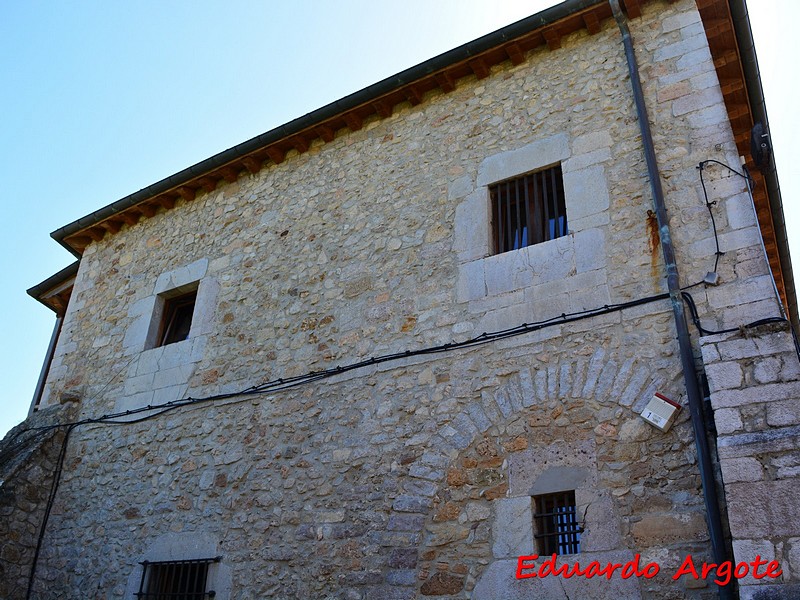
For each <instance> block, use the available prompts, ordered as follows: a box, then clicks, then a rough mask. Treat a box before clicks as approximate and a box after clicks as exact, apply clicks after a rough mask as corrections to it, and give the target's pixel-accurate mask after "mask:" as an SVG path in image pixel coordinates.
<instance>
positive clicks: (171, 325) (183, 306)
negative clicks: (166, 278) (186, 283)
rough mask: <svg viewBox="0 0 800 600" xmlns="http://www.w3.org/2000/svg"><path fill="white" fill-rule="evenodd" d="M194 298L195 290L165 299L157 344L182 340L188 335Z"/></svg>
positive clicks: (195, 297)
mask: <svg viewBox="0 0 800 600" xmlns="http://www.w3.org/2000/svg"><path fill="white" fill-rule="evenodd" d="M196 300H197V291H194V292H189V293H188V294H183V295H181V296H176V297H175V298H168V299H167V300H166V301H165V303H164V319H163V321H162V323H161V339H160V343H159V346H166V345H167V344H173V343H175V342H182V341H183V340H185V339H186V338H188V337H189V330H190V329H191V327H192V315H193V314H194V304H195V301H196Z"/></svg>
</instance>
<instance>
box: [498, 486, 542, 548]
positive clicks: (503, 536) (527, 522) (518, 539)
mask: <svg viewBox="0 0 800 600" xmlns="http://www.w3.org/2000/svg"><path fill="white" fill-rule="evenodd" d="M531 503H532V500H531V497H530V496H519V497H517V498H498V499H497V500H495V501H494V502H493V505H494V510H495V517H494V525H493V526H492V539H493V540H494V543H493V544H492V554H493V555H494V557H495V558H508V557H515V556H519V555H521V554H529V553H530V552H531V551H532V550H533V549H534V547H535V546H534V542H533V513H532V510H531Z"/></svg>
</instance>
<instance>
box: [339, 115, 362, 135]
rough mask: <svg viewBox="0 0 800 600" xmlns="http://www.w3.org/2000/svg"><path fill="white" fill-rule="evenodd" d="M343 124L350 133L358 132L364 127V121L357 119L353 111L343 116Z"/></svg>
mask: <svg viewBox="0 0 800 600" xmlns="http://www.w3.org/2000/svg"><path fill="white" fill-rule="evenodd" d="M343 118H344V122H345V123H347V126H348V127H349V128H350V131H358V130H359V129H361V128H362V127H363V126H364V120H363V119H362V118H361V117H359V116H358V115H357V114H356V113H355V112H354V111H352V110H351V111H350V112H347V113H345V114H344V115H343Z"/></svg>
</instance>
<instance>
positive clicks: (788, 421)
mask: <svg viewBox="0 0 800 600" xmlns="http://www.w3.org/2000/svg"><path fill="white" fill-rule="evenodd" d="M798 424H800V398H798V397H797V396H795V397H793V398H792V399H787V400H783V401H780V402H773V403H771V404H768V405H767V425H769V426H770V427H784V426H786V425H798Z"/></svg>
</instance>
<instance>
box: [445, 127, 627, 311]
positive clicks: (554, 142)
mask: <svg viewBox="0 0 800 600" xmlns="http://www.w3.org/2000/svg"><path fill="white" fill-rule="evenodd" d="M612 145H613V139H612V137H611V134H610V132H609V131H607V130H599V131H596V132H591V133H588V134H583V135H580V136H578V137H575V138H571V137H570V136H569V135H568V134H567V133H559V134H555V135H551V136H549V137H544V138H541V139H539V140H536V141H534V142H532V143H529V144H527V145H524V146H521V147H519V148H516V149H513V150H507V151H504V152H499V153H497V154H494V155H491V156H488V157H486V158H484V159H483V160H482V161H481V162H480V164H479V165H478V170H477V176H476V177H475V178H474V179H473V178H472V177H470V176H468V175H467V176H464V177H462V178H460V179H458V180H455V181H453V182H452V183H451V184H450V186H449V190H448V194H449V197H450V198H451V199H452V200H457V201H459V203H458V204H457V205H456V210H455V222H454V236H453V251H454V252H455V254H456V259H457V264H458V280H457V284H456V301H457V302H470V303H471V302H473V301H482V300H484V299H486V298H490V297H494V296H498V295H502V294H508V293H513V292H517V291H520V290H524V289H526V288H532V287H538V288H539V290H540V291H539V292H537V295H536V298H541V299H542V301H545V299H546V294H547V293H548V292H547V290H544V289H543V288H542V284H546V285H551V284H553V283H555V282H558V281H561V282H565V281H566V280H568V279H570V278H571V277H573V276H574V275H577V276H579V277H583V278H584V279H592V278H594V279H592V281H581V283H580V285H581V287H582V288H583V287H588V286H589V285H591V287H592V288H602V289H598V290H594V291H593V292H592V296H593V297H594V296H597V295H598V293H600V294H602V295H603V299H605V300H608V301H609V302H610V298H606V297H607V296H609V292H608V289H607V285H606V274H605V269H606V265H607V252H606V240H605V238H606V230H607V226H608V225H609V224H610V223H611V216H610V210H609V208H610V204H611V200H610V188H609V185H608V177H607V173H606V164H607V161H609V160H610V159H611V146H612ZM557 164H558V165H560V166H561V170H562V180H563V185H564V200H565V207H566V213H567V215H568V225H567V227H568V231H567V234H566V235H564V236H562V237H558V238H555V239H552V240H548V241H545V242H542V243H539V244H533V245H531V246H524V247H522V248H518V249H516V250H511V251H508V252H503V253H500V254H495V253H494V243H493V242H494V240H493V239H492V234H491V229H492V224H491V220H492V206H491V199H490V192H489V187H490V186H492V185H494V184H495V183H499V182H502V181H505V180H508V179H513V178H515V177H519V176H521V175H524V174H526V173H531V172H536V171H539V170H542V169H546V168H547V167H550V166H553V165H557ZM592 271H594V272H595V273H591V272H592ZM595 279H596V281H595ZM570 285H571V284H567V283H565V284H563V285H562V284H558V285H556V286H555V287H554V288H553V294H554V295H558V296H559V298H558V299H557V300H558V302H560V303H561V304H570V302H572V303H576V304H578V303H579V302H578V301H579V300H581V298H583V296H581V297H580V298H577V297H576V298H575V299H574V300H573V301H570V300H569V298H568V297H567V296H568V295H569V294H568V293H567V292H571V291H574V290H572V288H570ZM526 298H527V292H526ZM586 300H588V298H587V299H586ZM526 301H527V300H526ZM558 302H557V303H556V304H558ZM601 304H602V302H601ZM560 312H564V311H563V310H561V311H560Z"/></svg>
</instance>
